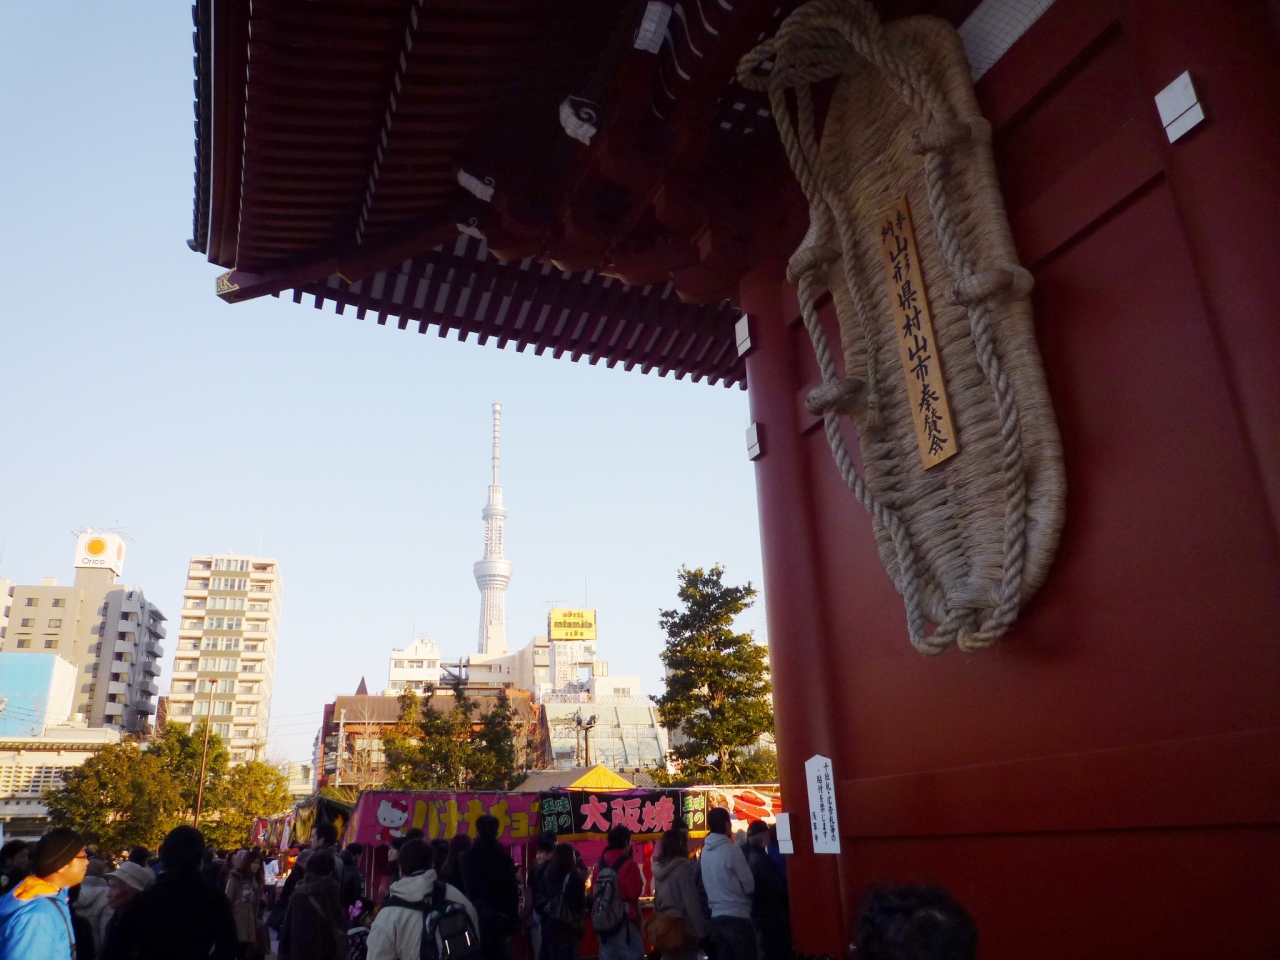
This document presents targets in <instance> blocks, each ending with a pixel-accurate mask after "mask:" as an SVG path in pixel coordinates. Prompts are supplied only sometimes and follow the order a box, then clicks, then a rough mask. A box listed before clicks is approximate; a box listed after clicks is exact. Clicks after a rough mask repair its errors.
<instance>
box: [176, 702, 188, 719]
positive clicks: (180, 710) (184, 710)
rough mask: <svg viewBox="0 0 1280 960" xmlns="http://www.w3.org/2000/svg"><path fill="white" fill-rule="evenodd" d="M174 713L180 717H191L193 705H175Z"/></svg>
mask: <svg viewBox="0 0 1280 960" xmlns="http://www.w3.org/2000/svg"><path fill="white" fill-rule="evenodd" d="M173 712H174V713H175V714H177V715H178V716H179V717H189V716H191V704H189V703H175V704H174V705H173Z"/></svg>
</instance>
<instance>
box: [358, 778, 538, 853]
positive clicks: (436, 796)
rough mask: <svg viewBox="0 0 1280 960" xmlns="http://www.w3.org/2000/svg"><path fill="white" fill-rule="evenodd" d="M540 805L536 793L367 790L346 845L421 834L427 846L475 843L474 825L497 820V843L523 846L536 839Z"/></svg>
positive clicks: (382, 841) (361, 799) (361, 796)
mask: <svg viewBox="0 0 1280 960" xmlns="http://www.w3.org/2000/svg"><path fill="white" fill-rule="evenodd" d="M540 809H541V805H540V803H539V797H538V795H537V794H536V793H527V794H521V793H445V792H430V793H428V792H423V791H418V790H406V791H396V790H369V791H366V792H364V793H362V794H361V795H360V800H359V801H358V802H357V804H356V809H355V812H354V813H353V814H352V815H351V820H350V822H349V823H348V824H347V830H346V835H345V842H346V843H351V842H353V841H356V842H359V843H363V844H374V845H378V844H384V843H390V842H391V841H392V840H394V839H396V837H402V836H404V835H405V834H406V833H408V832H409V831H410V830H411V829H414V828H417V829H419V830H422V831H423V832H424V833H425V834H426V838H427V839H428V840H435V839H437V838H443V839H445V840H451V839H453V838H454V837H455V836H457V835H458V834H459V833H465V834H467V835H469V836H472V837H474V836H475V835H476V821H477V820H479V819H480V818H481V817H482V816H484V815H485V814H489V815H490V816H493V817H497V818H498V839H499V840H500V841H501V842H503V843H506V844H515V843H524V842H526V841H528V840H529V839H531V838H533V837H536V836H537V835H538V827H539V811H540Z"/></svg>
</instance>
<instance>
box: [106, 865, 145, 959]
mask: <svg viewBox="0 0 1280 960" xmlns="http://www.w3.org/2000/svg"><path fill="white" fill-rule="evenodd" d="M155 882H156V875H155V873H154V872H153V871H151V870H150V869H149V868H147V867H143V866H140V865H139V864H136V863H133V862H132V861H130V860H126V861H125V862H124V863H122V864H120V866H119V868H118V869H116V870H115V871H114V872H113V873H109V874H107V884H108V886H107V903H109V904H110V905H111V914H110V916H109V917H108V918H107V920H106V923H105V925H104V929H103V934H102V937H101V939H99V941H98V945H99V948H100V950H101V952H102V954H104V955H105V954H107V953H110V951H111V947H112V944H113V942H114V941H115V938H116V931H118V930H119V929H120V918H121V917H122V916H124V912H125V910H126V909H127V908H128V906H129V904H131V903H133V899H134V897H136V896H137V895H138V894H140V893H141V892H142V891H143V890H146V889H147V888H148V887H149V886H151V885H152V884H153V883H155Z"/></svg>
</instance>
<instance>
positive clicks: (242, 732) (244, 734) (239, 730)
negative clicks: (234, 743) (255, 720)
mask: <svg viewBox="0 0 1280 960" xmlns="http://www.w3.org/2000/svg"><path fill="white" fill-rule="evenodd" d="M236 736H237V737H238V738H239V739H241V740H248V739H249V738H250V737H251V736H253V727H236Z"/></svg>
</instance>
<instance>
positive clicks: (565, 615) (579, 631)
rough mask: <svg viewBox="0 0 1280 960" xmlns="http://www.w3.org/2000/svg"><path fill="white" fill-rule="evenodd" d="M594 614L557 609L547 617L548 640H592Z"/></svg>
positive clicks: (593, 637) (562, 608) (589, 611)
mask: <svg viewBox="0 0 1280 960" xmlns="http://www.w3.org/2000/svg"><path fill="white" fill-rule="evenodd" d="M595 638H596V612H595V611H594V610H569V609H567V608H565V607H557V608H555V609H554V610H552V611H551V613H550V615H549V616H548V617H547V639H548V640H594V639H595Z"/></svg>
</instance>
